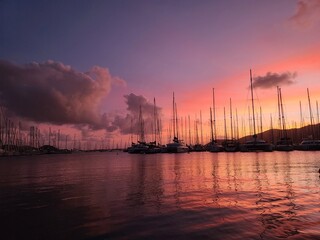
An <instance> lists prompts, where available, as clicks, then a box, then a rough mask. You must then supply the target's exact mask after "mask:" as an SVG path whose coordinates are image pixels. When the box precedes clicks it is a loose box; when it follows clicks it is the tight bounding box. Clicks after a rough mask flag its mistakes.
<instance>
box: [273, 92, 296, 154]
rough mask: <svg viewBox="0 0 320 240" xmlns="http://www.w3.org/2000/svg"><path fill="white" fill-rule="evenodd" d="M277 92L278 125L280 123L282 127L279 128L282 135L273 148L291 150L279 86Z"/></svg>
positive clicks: (291, 145)
mask: <svg viewBox="0 0 320 240" xmlns="http://www.w3.org/2000/svg"><path fill="white" fill-rule="evenodd" d="M277 94H278V112H279V125H280V128H282V130H281V133H282V137H281V138H280V140H278V141H277V143H276V146H275V149H276V150H277V151H293V143H292V140H291V139H290V138H289V137H288V134H287V129H286V124H285V118H284V111H283V104H282V94H281V88H279V87H277Z"/></svg>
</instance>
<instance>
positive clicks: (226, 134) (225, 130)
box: [223, 107, 228, 140]
mask: <svg viewBox="0 0 320 240" xmlns="http://www.w3.org/2000/svg"><path fill="white" fill-rule="evenodd" d="M223 116H224V137H225V140H227V139H228V133H227V120H226V108H225V107H223Z"/></svg>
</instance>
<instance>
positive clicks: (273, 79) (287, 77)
mask: <svg viewBox="0 0 320 240" xmlns="http://www.w3.org/2000/svg"><path fill="white" fill-rule="evenodd" d="M296 76H297V73H291V72H285V73H281V74H279V73H272V72H267V74H266V75H265V76H258V77H255V78H254V79H253V87H256V88H273V87H276V86H283V85H290V84H293V83H294V81H293V79H294V78H295V77H296Z"/></svg>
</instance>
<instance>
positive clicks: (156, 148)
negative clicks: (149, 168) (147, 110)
mask: <svg viewBox="0 0 320 240" xmlns="http://www.w3.org/2000/svg"><path fill="white" fill-rule="evenodd" d="M153 134H154V139H153V142H149V143H148V144H147V145H148V147H149V148H148V150H147V151H146V153H148V154H150V153H161V151H162V146H161V145H160V143H159V141H157V138H158V139H159V135H160V127H159V121H158V112H157V107H156V99H155V98H153Z"/></svg>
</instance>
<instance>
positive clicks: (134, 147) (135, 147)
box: [128, 105, 149, 153]
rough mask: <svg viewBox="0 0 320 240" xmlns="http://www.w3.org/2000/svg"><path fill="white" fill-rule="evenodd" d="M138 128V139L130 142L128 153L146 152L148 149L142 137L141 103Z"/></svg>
mask: <svg viewBox="0 0 320 240" xmlns="http://www.w3.org/2000/svg"><path fill="white" fill-rule="evenodd" d="M139 128H140V129H139V134H138V135H139V138H140V139H139V140H138V141H137V143H131V147H129V148H128V153H146V152H147V151H148V149H149V146H148V144H147V143H146V141H145V137H144V121H143V117H142V110H141V105H140V112H139Z"/></svg>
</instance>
